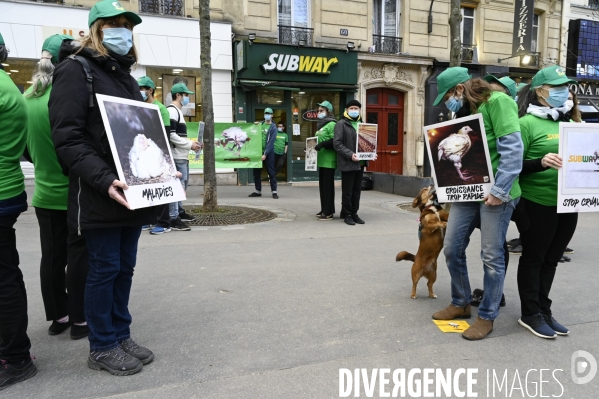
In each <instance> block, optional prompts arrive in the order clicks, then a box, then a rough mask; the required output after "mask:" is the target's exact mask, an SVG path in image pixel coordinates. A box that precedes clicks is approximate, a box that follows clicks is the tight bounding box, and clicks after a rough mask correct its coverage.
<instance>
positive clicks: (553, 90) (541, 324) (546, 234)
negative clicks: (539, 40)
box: [518, 65, 578, 338]
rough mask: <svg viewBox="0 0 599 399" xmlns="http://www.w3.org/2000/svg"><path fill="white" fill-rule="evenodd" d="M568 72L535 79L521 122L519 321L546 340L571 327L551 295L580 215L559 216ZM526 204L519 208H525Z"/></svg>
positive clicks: (555, 70) (543, 73) (548, 71)
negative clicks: (523, 223) (560, 318)
mask: <svg viewBox="0 0 599 399" xmlns="http://www.w3.org/2000/svg"><path fill="white" fill-rule="evenodd" d="M573 83H576V82H575V81H573V80H570V79H569V78H568V77H567V76H566V72H565V71H564V70H563V69H562V68H560V67H558V66H555V65H553V66H551V67H547V68H544V69H542V70H540V71H539V72H538V73H537V74H536V75H535V76H534V78H533V80H532V83H531V84H530V87H531V89H530V90H529V91H528V93H527V95H526V97H525V98H524V101H525V102H526V103H527V104H528V105H527V108H526V109H527V114H526V115H525V116H523V117H522V118H520V129H521V131H522V141H523V143H524V165H523V168H522V174H521V176H520V186H521V187H522V201H523V204H521V205H522V208H523V209H524V212H525V214H526V217H527V220H528V222H529V228H528V229H527V230H525V231H520V239H521V241H522V256H521V257H520V262H519V264H518V292H519V293H520V302H521V317H520V320H518V323H519V324H520V325H521V326H523V327H525V328H526V329H528V330H529V331H530V332H532V333H533V334H534V335H536V336H538V337H541V338H555V337H556V334H557V335H568V332H569V331H568V329H567V328H566V327H564V326H563V325H561V324H560V323H558V322H557V321H556V320H555V319H554V318H553V316H552V313H551V302H552V301H551V299H549V291H550V290H551V285H552V284H553V279H554V277H555V271H556V268H557V263H558V261H559V260H560V258H561V257H562V255H563V253H564V250H565V249H566V246H567V245H568V243H569V242H570V239H571V238H572V236H573V235H574V231H575V230H576V223H577V221H578V213H557V173H558V172H557V171H558V169H559V168H561V167H562V159H561V157H560V156H559V155H558V152H559V122H570V121H571V120H572V116H571V114H570V113H571V111H572V108H573V103H571V102H568V95H569V92H568V84H573ZM521 205H519V206H518V207H519V208H520V207H521Z"/></svg>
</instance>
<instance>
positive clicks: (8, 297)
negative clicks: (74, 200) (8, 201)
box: [0, 213, 31, 363]
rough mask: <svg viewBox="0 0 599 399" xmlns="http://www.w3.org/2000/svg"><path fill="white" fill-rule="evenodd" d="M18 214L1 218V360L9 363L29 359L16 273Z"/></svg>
mask: <svg viewBox="0 0 599 399" xmlns="http://www.w3.org/2000/svg"><path fill="white" fill-rule="evenodd" d="M18 217H19V214H18V213H17V214H13V215H8V216H0V358H1V359H4V360H6V361H8V362H9V363H20V362H22V361H24V360H27V359H29V349H31V342H30V341H29V337H28V336H27V322H28V319H27V292H26V290H25V283H24V282H23V273H22V272H21V269H19V253H18V252H17V239H16V236H15V230H14V228H13V226H14V225H15V223H16V222H17V218H18Z"/></svg>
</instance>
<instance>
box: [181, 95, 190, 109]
mask: <svg viewBox="0 0 599 399" xmlns="http://www.w3.org/2000/svg"><path fill="white" fill-rule="evenodd" d="M187 104H189V96H187V97H183V99H182V100H181V106H183V107H185V106H186V105H187Z"/></svg>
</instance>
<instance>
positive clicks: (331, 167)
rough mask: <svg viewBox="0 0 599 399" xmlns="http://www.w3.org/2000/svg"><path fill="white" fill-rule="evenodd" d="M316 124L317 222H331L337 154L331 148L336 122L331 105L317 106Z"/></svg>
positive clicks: (333, 210)
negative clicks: (318, 199) (318, 203)
mask: <svg viewBox="0 0 599 399" xmlns="http://www.w3.org/2000/svg"><path fill="white" fill-rule="evenodd" d="M318 119H319V120H318V122H317V123H316V127H317V128H318V131H317V132H316V137H318V144H317V145H316V150H317V151H318V157H317V161H316V163H317V165H318V189H319V192H320V212H318V213H317V214H316V217H317V218H318V220H333V215H334V214H335V168H337V152H336V151H335V149H334V148H333V138H334V137H335V125H336V124H337V120H336V119H335V117H334V114H333V104H331V103H330V102H328V101H323V102H321V103H320V104H318Z"/></svg>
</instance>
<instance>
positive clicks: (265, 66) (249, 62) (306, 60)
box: [234, 41, 358, 85]
mask: <svg viewBox="0 0 599 399" xmlns="http://www.w3.org/2000/svg"><path fill="white" fill-rule="evenodd" d="M236 52H237V54H236V57H234V59H235V61H236V72H237V78H238V79H248V80H266V81H289V82H306V83H326V84H341V85H355V84H356V82H357V80H358V54H357V53H356V52H349V53H348V52H346V51H344V50H333V49H323V48H314V47H296V46H288V45H282V44H267V43H255V42H254V43H253V44H251V45H250V44H249V42H247V41H242V42H238V43H236Z"/></svg>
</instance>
